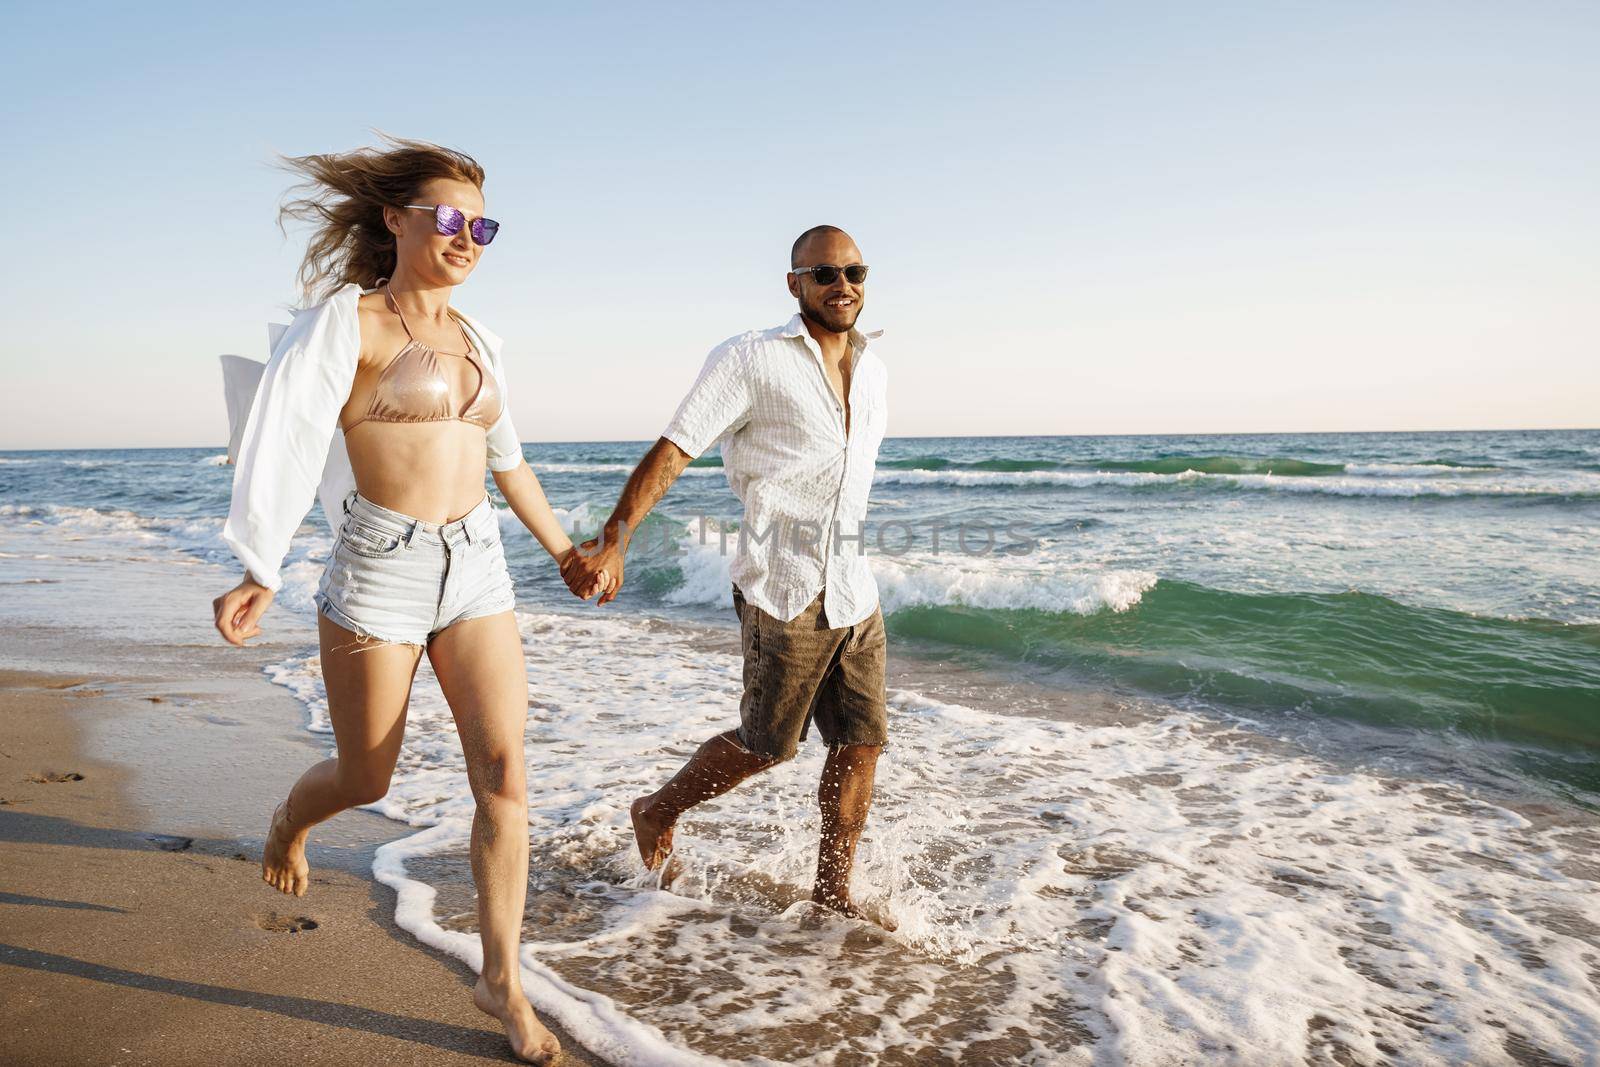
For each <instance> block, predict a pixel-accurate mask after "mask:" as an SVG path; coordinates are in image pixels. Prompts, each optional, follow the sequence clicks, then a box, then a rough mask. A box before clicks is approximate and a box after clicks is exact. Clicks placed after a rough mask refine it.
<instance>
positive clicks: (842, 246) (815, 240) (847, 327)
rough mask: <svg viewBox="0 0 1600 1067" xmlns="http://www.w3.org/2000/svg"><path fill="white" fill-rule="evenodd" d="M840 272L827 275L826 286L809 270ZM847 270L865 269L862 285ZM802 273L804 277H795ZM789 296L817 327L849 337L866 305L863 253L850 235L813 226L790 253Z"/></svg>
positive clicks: (830, 272)
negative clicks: (849, 268) (814, 268)
mask: <svg viewBox="0 0 1600 1067" xmlns="http://www.w3.org/2000/svg"><path fill="white" fill-rule="evenodd" d="M823 266H827V267H833V268H837V269H834V270H830V271H825V272H824V273H823V277H824V278H827V279H828V280H827V281H826V282H824V281H819V280H818V279H817V275H816V274H815V273H813V272H812V271H810V270H809V269H807V268H810V267H823ZM847 267H861V268H862V269H861V270H860V271H859V272H858V278H859V280H858V281H854V282H852V281H851V280H850V279H849V277H848V276H847V274H846V271H845V268H847ZM796 271H799V272H800V273H798V274H797V273H795V272H796ZM788 280H789V295H790V296H793V297H794V298H795V299H796V300H798V301H799V302H800V314H801V316H802V317H803V318H805V320H806V321H807V322H809V323H811V324H812V325H814V326H819V327H821V328H822V329H824V330H826V331H828V332H829V333H849V332H850V331H851V330H852V329H853V328H854V327H855V324H856V319H857V317H859V316H860V314H861V307H862V305H863V304H864V303H865V301H866V295H867V294H866V270H865V264H863V263H862V262H861V249H859V248H857V247H856V243H855V241H853V240H851V239H850V235H849V234H847V233H845V232H844V231H843V230H841V229H839V227H837V226H813V227H811V229H809V230H807V231H806V232H805V233H803V234H801V235H800V236H799V237H797V238H796V239H795V242H794V247H793V248H792V249H790V250H789V279H788Z"/></svg>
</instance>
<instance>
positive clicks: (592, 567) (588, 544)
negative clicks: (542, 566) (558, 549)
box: [561, 539, 623, 605]
mask: <svg viewBox="0 0 1600 1067" xmlns="http://www.w3.org/2000/svg"><path fill="white" fill-rule="evenodd" d="M622 565H623V560H622V546H621V545H619V544H617V542H616V541H615V539H612V540H608V541H601V540H599V539H591V540H588V541H585V542H584V543H583V544H582V545H579V546H577V547H575V548H570V549H568V550H567V553H566V555H565V556H563V557H562V559H561V577H562V579H563V580H564V581H565V582H566V583H567V588H568V589H570V590H572V592H573V595H574V596H577V597H578V598H580V599H582V600H588V599H589V598H590V597H592V596H594V595H595V594H596V593H599V594H600V599H599V600H597V601H595V604H596V605H600V604H609V603H611V601H613V600H615V599H616V598H617V593H618V592H620V591H621V589H622Z"/></svg>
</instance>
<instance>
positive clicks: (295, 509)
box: [222, 282, 522, 590]
mask: <svg viewBox="0 0 1600 1067" xmlns="http://www.w3.org/2000/svg"><path fill="white" fill-rule="evenodd" d="M367 291H368V292H371V291H373V290H367ZM362 292H363V290H362V288H361V287H360V286H359V285H356V284H355V283H354V282H352V283H350V284H349V285H346V286H345V287H344V288H342V289H340V290H339V291H338V292H336V293H334V294H333V295H332V296H330V297H329V298H328V299H327V300H324V301H323V302H322V303H320V304H317V305H315V306H313V307H309V308H306V309H304V310H301V311H296V312H295V313H294V322H293V323H292V324H291V325H289V326H287V327H283V326H277V325H271V326H269V327H268V336H269V338H270V340H271V342H272V359H271V360H269V361H268V362H267V367H266V370H264V371H263V372H262V374H261V384H260V385H259V386H257V387H256V395H255V400H254V401H253V402H252V403H251V405H250V417H249V420H248V421H247V422H246V423H245V428H244V435H243V437H242V438H241V439H240V441H239V455H238V458H237V459H236V460H235V462H234V468H233V503H232V506H231V507H230V508H229V510H228V521H227V523H226V524H224V525H223V527H222V538H223V540H225V541H227V542H228V546H229V547H230V548H232V549H233V554H234V555H235V556H238V557H239V562H240V563H243V564H244V565H245V568H246V569H247V570H248V571H249V572H250V576H251V577H252V578H254V579H255V580H256V581H257V582H260V583H261V584H262V585H264V586H266V587H267V588H268V589H274V590H275V589H277V588H278V587H279V586H280V585H282V584H283V580H282V578H280V577H279V575H278V569H279V568H280V567H281V566H283V557H284V556H285V555H287V554H288V552H289V541H290V539H291V538H293V537H294V532H295V530H297V529H299V528H300V523H301V521H302V520H304V519H305V517H306V512H308V511H310V510H311V504H312V502H313V501H315V500H318V499H320V500H321V501H322V511H323V515H324V517H325V518H326V519H327V521H328V524H329V526H330V527H334V528H337V526H338V524H339V522H340V521H341V520H342V517H343V512H342V510H341V508H340V504H341V503H342V502H343V501H344V498H345V497H346V496H347V495H348V494H349V493H350V491H351V490H353V489H355V487H356V476H355V473H354V472H353V471H352V470H351V469H350V457H349V455H348V453H346V452H345V447H344V432H343V431H342V430H341V429H340V428H339V411H340V410H341V409H342V408H343V407H344V405H345V402H346V401H347V400H349V399H350V388H351V386H352V385H353V384H354V383H355V378H356V365H357V364H358V363H359V362H360V359H361V327H360V323H359V320H358V319H357V314H356V305H357V301H359V300H360V299H361V296H362ZM457 314H459V312H458V313H457ZM460 318H461V321H462V322H464V323H465V324H466V326H467V327H468V329H469V330H471V332H472V333H473V334H474V335H475V338H474V340H475V341H476V342H477V343H478V347H479V349H480V351H482V352H483V354H484V356H485V357H486V358H485V363H486V364H487V365H488V368H489V372H490V373H492V374H493V375H494V377H495V383H496V384H497V385H498V386H499V387H500V396H501V398H502V402H503V404H504V407H503V409H502V411H501V414H500V419H499V421H497V422H496V423H495V424H494V426H493V427H491V428H490V430H489V437H488V447H487V450H486V456H485V458H486V461H487V463H488V466H489V469H490V470H496V471H508V470H512V469H514V468H515V467H516V466H517V465H518V464H519V463H521V462H522V443H521V442H520V441H519V440H518V438H517V430H516V427H515V426H513V425H512V424H511V394H510V393H509V392H508V391H507V390H506V375H505V365H504V361H502V360H501V358H500V338H498V337H496V336H495V335H494V334H492V333H490V332H489V331H488V330H486V329H484V328H483V327H482V326H481V325H479V324H478V323H477V322H474V321H473V320H472V319H469V318H467V316H465V315H461V316H460Z"/></svg>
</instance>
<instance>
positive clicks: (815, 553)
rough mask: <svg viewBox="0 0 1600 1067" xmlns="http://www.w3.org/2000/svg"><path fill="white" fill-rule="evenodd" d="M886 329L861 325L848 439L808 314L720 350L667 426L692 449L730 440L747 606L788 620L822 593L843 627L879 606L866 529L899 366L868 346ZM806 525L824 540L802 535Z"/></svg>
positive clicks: (831, 621)
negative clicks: (864, 329) (894, 368)
mask: <svg viewBox="0 0 1600 1067" xmlns="http://www.w3.org/2000/svg"><path fill="white" fill-rule="evenodd" d="M882 332H883V331H881V330H879V331H875V332H873V333H861V332H859V331H856V330H851V331H850V346H851V351H852V357H851V358H852V361H853V362H852V368H853V370H852V373H851V377H850V397H849V400H850V430H849V434H848V436H847V435H846V433H845V419H844V406H843V405H842V404H840V402H839V398H838V394H836V393H835V392H834V391H833V386H832V384H831V383H830V382H829V381H828V373H827V369H826V366H825V364H824V363H823V362H822V351H821V349H819V348H818V347H817V343H816V341H815V340H814V339H813V338H812V337H811V335H810V334H809V333H807V332H806V328H805V323H804V322H803V320H802V319H801V318H800V316H799V315H796V316H795V317H794V318H792V319H790V320H789V321H788V322H787V323H786V324H784V325H782V326H778V327H774V328H773V329H770V330H755V331H751V332H749V333H745V334H740V335H739V336H738V337H731V338H729V339H728V340H726V341H724V342H722V344H720V345H718V346H717V347H716V348H714V349H712V350H711V354H710V355H709V356H707V357H706V362H705V366H704V367H703V368H701V371H700V377H699V378H698V379H697V380H696V381H695V383H694V388H692V389H690V390H689V395H688V396H686V397H684V399H683V403H682V404H680V405H679V407H678V412H677V414H676V415H674V416H673V417H672V421H671V423H669V424H668V426H667V428H666V429H665V430H664V431H662V434H661V436H663V437H665V438H666V439H667V440H669V441H671V442H673V443H674V444H676V445H677V446H678V447H679V448H681V449H683V450H684V451H685V452H687V453H688V454H689V455H691V456H698V455H700V454H701V453H702V452H704V451H705V450H706V449H708V448H710V447H711V445H712V444H714V443H715V442H716V441H717V440H719V439H720V440H721V441H722V465H723V468H724V470H725V471H726V472H727V475H728V484H729V485H730V486H732V487H733V491H734V494H735V495H737V496H738V498H739V501H740V503H742V504H743V505H744V520H743V524H742V528H741V533H743V534H745V535H746V536H742V537H739V538H738V550H737V553H736V555H735V556H734V560H733V563H732V564H731V565H730V566H729V574H730V576H731V577H732V578H733V582H734V584H735V585H737V586H738V587H739V592H740V593H741V594H742V595H743V596H744V598H745V600H746V601H747V602H748V603H750V604H753V605H755V606H756V607H758V608H760V609H761V610H762V611H765V612H766V613H767V614H769V615H772V616H774V617H776V618H778V619H782V620H784V621H785V622H787V621H788V620H790V619H792V618H794V617H795V616H796V615H798V614H800V612H802V611H804V610H805V609H806V607H807V605H809V604H810V603H811V602H812V601H813V600H815V599H816V597H817V594H818V593H819V592H821V593H822V594H823V611H824V613H825V614H826V615H827V619H828V625H829V626H832V627H842V626H853V625H855V624H856V623H858V622H861V621H862V620H864V619H866V618H867V617H869V616H870V615H871V614H872V613H873V611H874V610H876V608H877V606H878V586H877V583H876V582H874V581H873V578H872V570H871V568H870V567H869V566H868V565H867V560H866V555H865V551H866V539H865V538H864V537H862V535H863V534H864V533H865V527H864V524H865V522H866V518H867V497H868V494H869V493H870V492H871V490H872V475H873V469H874V467H875V466H876V464H877V460H878V445H879V444H880V443H881V442H882V441H883V434H884V428H885V423H886V421H887V416H888V400H887V388H886V387H887V383H888V377H889V371H888V368H887V367H885V366H884V364H883V361H882V360H880V359H879V358H878V357H877V356H876V355H875V354H874V353H873V352H871V351H870V350H869V349H868V347H867V343H868V341H870V340H873V339H876V338H877V337H880V336H881V335H882ZM835 524H837V527H836V526H835ZM805 527H809V529H810V530H814V531H817V532H818V533H820V536H818V537H804V536H796V535H795V533H796V530H797V528H805ZM835 531H836V532H837V535H838V537H839V538H841V540H838V541H835ZM751 533H754V535H755V536H749V534H751ZM763 536H765V537H766V540H762V541H758V540H757V538H760V537H763ZM855 538H861V539H859V540H856V539H855ZM807 542H810V543H809V544H808V543H807ZM830 542H833V543H834V544H835V548H834V551H832V552H829V551H827V549H828V546H829V544H830Z"/></svg>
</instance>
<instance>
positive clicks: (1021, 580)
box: [662, 517, 1156, 615]
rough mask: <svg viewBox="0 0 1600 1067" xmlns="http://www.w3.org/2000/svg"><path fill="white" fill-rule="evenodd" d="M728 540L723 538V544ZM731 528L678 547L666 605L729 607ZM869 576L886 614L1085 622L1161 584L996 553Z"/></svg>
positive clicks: (889, 566) (703, 522) (900, 559)
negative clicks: (1012, 615) (990, 613)
mask: <svg viewBox="0 0 1600 1067" xmlns="http://www.w3.org/2000/svg"><path fill="white" fill-rule="evenodd" d="M724 535H725V536H724ZM737 544H738V542H737V536H736V531H735V528H734V527H731V526H729V527H727V528H726V529H725V528H724V527H723V525H722V524H720V523H719V522H718V521H717V520H716V519H711V518H706V517H696V518H694V519H692V520H690V522H689V523H688V528H687V529H686V530H685V532H684V533H683V534H682V536H680V537H679V539H678V541H677V546H678V550H679V552H680V553H681V554H680V555H679V556H677V558H676V562H677V566H678V570H679V571H680V573H681V574H682V582H681V584H679V585H677V586H676V587H674V588H673V589H672V590H670V591H669V592H667V593H666V594H665V596H663V598H662V599H663V600H665V601H666V602H667V603H669V604H708V605H715V606H721V607H727V606H728V605H730V604H731V603H732V600H733V596H732V579H731V578H730V577H729V574H728V567H729V564H730V563H731V562H732V560H733V555H734V552H735V551H736V549H737ZM869 559H870V566H871V567H872V574H873V577H874V579H875V580H876V581H877V583H878V592H879V596H880V598H881V602H882V606H883V611H884V614H886V615H888V614H893V613H894V612H895V611H899V610H901V609H904V608H912V607H928V606H958V605H959V606H965V607H973V608H1002V609H1004V608H1010V609H1017V610H1023V609H1032V610H1035V611H1048V612H1071V613H1072V614H1076V615H1088V614H1092V613H1094V612H1096V611H1102V610H1107V609H1109V610H1111V611H1126V610H1127V609H1129V608H1131V607H1133V606H1134V605H1135V604H1137V603H1138V602H1139V599H1140V597H1142V596H1143V595H1144V594H1145V593H1146V592H1148V591H1149V590H1150V588H1151V587H1153V586H1154V585H1155V583H1156V576H1155V575H1154V574H1151V573H1150V572H1148V571H1140V570H1117V569H1107V570H1103V571H1091V572H1086V573H1077V574H1074V573H1061V572H1060V571H1058V570H1055V569H1052V568H1051V566H1050V565H1049V564H1043V565H1039V564H1030V563H1028V562H1026V561H1024V560H1022V559H1019V558H1017V557H1015V556H1007V555H1003V554H999V553H990V554H987V555H976V554H974V555H964V554H959V553H956V552H950V553H948V554H945V555H940V556H934V555H929V554H926V553H923V554H919V555H909V554H908V555H903V556H891V555H888V554H885V553H874V554H872V555H871V556H870V557H869Z"/></svg>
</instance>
